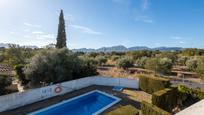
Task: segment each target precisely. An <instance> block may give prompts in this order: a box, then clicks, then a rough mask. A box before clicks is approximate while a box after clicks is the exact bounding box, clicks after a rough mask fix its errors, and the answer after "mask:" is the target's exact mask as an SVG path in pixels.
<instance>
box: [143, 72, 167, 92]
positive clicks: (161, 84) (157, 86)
mask: <svg viewBox="0 0 204 115" xmlns="http://www.w3.org/2000/svg"><path fill="white" fill-rule="evenodd" d="M139 86H140V89H142V90H143V91H145V92H147V93H150V94H151V93H153V92H155V91H159V90H161V89H164V88H168V87H169V86H170V81H169V80H168V79H164V78H161V77H148V76H145V75H140V76H139Z"/></svg>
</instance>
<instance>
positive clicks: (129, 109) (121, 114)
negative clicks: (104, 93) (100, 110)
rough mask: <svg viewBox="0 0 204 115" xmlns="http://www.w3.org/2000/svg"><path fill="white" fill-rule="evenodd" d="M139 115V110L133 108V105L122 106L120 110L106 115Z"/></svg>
mask: <svg viewBox="0 0 204 115" xmlns="http://www.w3.org/2000/svg"><path fill="white" fill-rule="evenodd" d="M127 113H128V115H139V110H138V109H136V108H135V107H133V106H132V105H126V106H122V107H120V108H117V109H115V110H113V111H111V112H109V113H107V114H106V115H126V114H127Z"/></svg>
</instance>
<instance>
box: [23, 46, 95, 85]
mask: <svg viewBox="0 0 204 115" xmlns="http://www.w3.org/2000/svg"><path fill="white" fill-rule="evenodd" d="M95 74H96V69H95V67H94V66H93V65H92V63H90V62H87V61H82V60H80V59H79V58H78V57H77V56H76V55H75V54H74V53H72V52H71V51H69V50H68V49H66V48H62V49H53V50H48V51H42V52H40V53H38V54H37V55H35V56H34V57H33V58H32V59H31V62H30V63H29V64H28V65H27V67H26V68H25V75H26V77H27V79H29V80H30V81H31V84H33V85H37V84H40V83H41V82H43V83H59V82H62V81H67V80H72V79H76V78H79V76H80V77H82V76H87V75H95Z"/></svg>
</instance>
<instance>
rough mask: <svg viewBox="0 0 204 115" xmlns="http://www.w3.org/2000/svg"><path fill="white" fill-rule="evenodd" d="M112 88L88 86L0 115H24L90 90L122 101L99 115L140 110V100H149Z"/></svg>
mask: <svg viewBox="0 0 204 115" xmlns="http://www.w3.org/2000/svg"><path fill="white" fill-rule="evenodd" d="M112 88H113V87H110V86H99V85H92V86H89V87H86V88H82V89H79V90H75V91H72V92H69V93H66V94H64V95H60V96H55V97H52V98H49V99H46V100H43V101H39V102H35V103H32V104H29V105H25V106H22V107H20V108H16V109H13V110H9V111H5V112H1V113H0V115H25V114H27V113H30V112H33V111H36V110H39V109H42V108H45V107H48V106H50V105H53V104H56V103H59V102H62V101H63V100H67V99H70V98H73V97H75V96H79V95H81V94H84V93H87V92H89V91H92V90H100V91H103V92H106V93H108V94H111V95H114V96H117V97H119V98H121V99H122V100H121V101H120V102H119V103H117V104H115V105H113V106H112V107H110V108H108V109H107V110H105V111H104V112H103V113H101V114H105V113H107V112H109V111H112V110H114V109H116V108H118V107H119V106H121V105H133V106H134V107H136V108H138V109H140V101H141V100H146V101H148V100H151V95H149V94H147V93H145V92H143V91H139V90H135V89H126V88H125V89H124V90H123V91H122V92H119V91H113V90H112ZM138 94H139V95H138ZM145 96H146V97H145Z"/></svg>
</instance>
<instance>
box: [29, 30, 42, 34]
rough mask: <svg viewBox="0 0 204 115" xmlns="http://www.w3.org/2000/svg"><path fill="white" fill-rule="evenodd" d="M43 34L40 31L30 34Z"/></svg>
mask: <svg viewBox="0 0 204 115" xmlns="http://www.w3.org/2000/svg"><path fill="white" fill-rule="evenodd" d="M43 33H44V32H42V31H34V32H32V34H43Z"/></svg>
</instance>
